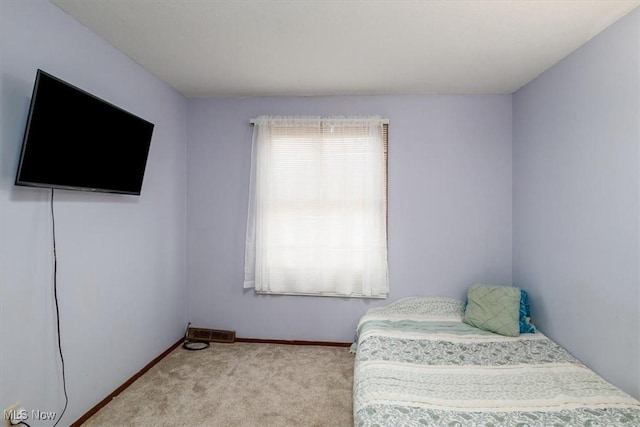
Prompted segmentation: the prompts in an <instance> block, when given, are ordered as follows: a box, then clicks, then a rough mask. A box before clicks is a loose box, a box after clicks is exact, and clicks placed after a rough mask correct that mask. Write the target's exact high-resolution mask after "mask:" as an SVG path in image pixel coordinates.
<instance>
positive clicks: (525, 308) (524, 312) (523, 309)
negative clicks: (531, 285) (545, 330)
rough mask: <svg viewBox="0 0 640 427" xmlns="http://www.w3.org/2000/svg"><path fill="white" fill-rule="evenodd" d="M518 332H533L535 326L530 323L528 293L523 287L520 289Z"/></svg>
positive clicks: (534, 331)
mask: <svg viewBox="0 0 640 427" xmlns="http://www.w3.org/2000/svg"><path fill="white" fill-rule="evenodd" d="M519 320H520V333H521V334H535V333H536V327H535V326H534V325H533V323H531V310H530V308H529V295H528V294H527V291H525V290H524V289H520V319H519Z"/></svg>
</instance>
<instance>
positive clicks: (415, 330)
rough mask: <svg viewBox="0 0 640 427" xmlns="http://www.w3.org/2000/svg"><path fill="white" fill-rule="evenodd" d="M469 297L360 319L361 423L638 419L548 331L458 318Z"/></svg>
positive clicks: (635, 405) (357, 393)
mask: <svg viewBox="0 0 640 427" xmlns="http://www.w3.org/2000/svg"><path fill="white" fill-rule="evenodd" d="M462 314H463V303H462V301H459V300H455V299H451V298H438V297H433V298H405V299H403V300H400V301H397V302H395V303H393V304H390V305H388V306H387V307H383V308H374V309H371V310H369V311H368V312H367V314H366V315H365V316H363V317H362V319H361V320H360V323H359V325H358V331H357V350H356V361H355V373H354V384H353V412H354V422H355V425H356V426H425V425H426V426H522V427H525V426H530V427H533V426H640V402H639V401H638V400H636V399H634V398H632V397H631V396H629V395H627V394H626V393H624V392H623V391H621V390H620V389H618V388H616V387H614V386H613V385H611V384H609V383H608V382H606V381H605V380H604V379H603V378H602V377H600V376H598V375H597V374H596V373H595V372H593V371H591V370H590V369H588V368H587V367H585V366H584V365H583V364H582V363H580V362H579V361H578V360H577V359H575V358H574V357H573V356H571V354H569V353H568V352H567V351H566V350H564V349H563V348H561V347H560V346H558V345H557V344H555V343H554V342H553V341H551V340H550V339H548V338H547V337H545V336H544V335H542V334H541V333H536V334H523V335H521V336H520V337H516V338H512V337H504V336H501V335H496V334H493V333H490V332H485V331H483V330H480V329H476V328H474V327H472V326H469V325H467V324H466V323H463V322H462Z"/></svg>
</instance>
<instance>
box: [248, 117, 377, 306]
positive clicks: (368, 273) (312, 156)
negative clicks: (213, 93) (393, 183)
mask: <svg viewBox="0 0 640 427" xmlns="http://www.w3.org/2000/svg"><path fill="white" fill-rule="evenodd" d="M384 135H385V132H384V128H383V121H382V119H380V118H379V117H325V118H322V117H273V116H261V117H258V118H257V119H255V120H254V128H253V145H252V155H251V187H250V197H249V212H248V220H247V240H246V252H245V280H244V286H245V288H251V287H255V290H256V292H260V293H279V294H309V295H330V296H351V297H377V298H383V297H386V296H387V294H388V289H389V284H388V274H387V222H386V219H387V198H386V156H385V152H384V150H385V144H384V142H385V141H384Z"/></svg>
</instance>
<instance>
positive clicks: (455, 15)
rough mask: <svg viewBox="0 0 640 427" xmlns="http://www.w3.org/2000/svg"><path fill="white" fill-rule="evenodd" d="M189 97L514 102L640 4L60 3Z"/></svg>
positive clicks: (615, 0)
mask: <svg viewBox="0 0 640 427" xmlns="http://www.w3.org/2000/svg"><path fill="white" fill-rule="evenodd" d="M51 1H52V2H53V3H54V4H56V5H58V6H59V7H60V8H62V9H63V10H65V11H66V12H67V13H69V14H70V15H72V16H73V17H75V18H76V19H77V20H78V21H80V22H81V23H82V24H84V25H85V26H87V27H88V28H90V29H91V30H92V31H94V32H95V33H97V34H99V35H100V36H102V37H103V38H104V39H106V40H107V41H108V42H109V43H111V44H112V45H113V46H115V47H116V48H117V49H119V50H120V51H122V52H124V53H125V54H127V55H129V56H130V57H131V58H133V60H134V61H136V62H138V63H139V64H140V65H142V66H143V67H144V68H146V69H147V70H149V71H150V72H151V73H153V74H155V75H156V76H158V77H159V78H160V79H162V80H164V81H166V82H167V83H169V84H170V85H172V86H174V87H175V88H176V89H178V90H179V91H180V92H181V93H183V94H184V95H185V96H188V97H207V96H271V95H347V94H366V95H375V94H406V93H511V92H513V91H515V90H517V89H518V88H520V87H522V86H523V85H525V84H526V83H528V82H529V81H531V80H532V79H533V78H535V77H536V76H538V75H539V74H540V73H542V72H543V71H545V70H546V69H548V68H549V67H551V66H552V65H553V64H555V63H556V62H558V61H559V60H560V59H562V58H563V57H565V56H566V55H567V54H569V53H571V52H572V51H573V50H575V49H576V48H578V47H579V46H581V45H582V44H584V43H585V42H586V41H588V40H589V39H591V38H592V37H593V36H595V35H596V34H597V33H599V32H600V31H602V30H603V29H604V28H606V27H607V26H609V25H610V24H612V23H613V22H615V21H616V20H617V19H619V18H620V17H622V16H623V15H625V14H626V13H628V12H629V11H630V10H631V9H633V8H634V7H636V6H637V5H638V4H640V0H604V1H603V0H600V1H587V0H537V1H516V0H511V1H510V0H502V1H485V0H459V1H451V0H448V1H435V0H431V1H429V0H395V1H391V0H277V1H276V0H235V1H233V0H91V1H87V0H51Z"/></svg>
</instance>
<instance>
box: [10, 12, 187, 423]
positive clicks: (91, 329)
mask: <svg viewBox="0 0 640 427" xmlns="http://www.w3.org/2000/svg"><path fill="white" fill-rule="evenodd" d="M0 58H1V63H0V94H1V96H0V102H1V104H0V123H1V126H2V127H1V129H0V236H1V240H0V410H2V409H4V408H7V407H8V406H10V405H12V404H14V403H16V402H21V404H22V406H23V407H25V408H26V409H28V410H29V411H30V410H32V409H39V410H43V411H58V413H60V411H61V409H62V406H63V398H62V388H61V387H62V384H61V372H60V365H59V359H58V354H57V342H56V338H55V337H56V333H55V313H54V304H53V292H52V271H53V264H52V250H51V243H52V242H51V218H50V213H49V197H50V192H49V191H48V190H45V189H34V188H24V187H15V186H14V185H13V180H14V177H15V172H16V168H17V164H18V157H19V154H20V146H21V143H22V136H23V132H24V127H25V123H26V117H27V111H28V108H29V102H30V97H31V91H32V89H33V83H34V78H35V75H36V69H37V68H42V69H44V70H46V71H48V72H50V73H52V74H54V75H56V76H58V77H60V78H62V79H64V80H66V81H69V82H71V83H73V84H75V85H77V86H79V87H81V88H83V89H85V90H87V91H89V92H91V93H94V94H96V95H97V96H100V97H102V98H104V99H106V100H108V101H110V102H112V103H114V104H116V105H118V106H120V107H122V108H124V109H125V110H128V111H131V112H133V113H134V114H137V115H139V116H141V117H143V118H145V119H147V120H149V121H151V122H153V123H155V125H156V126H155V130H154V135H153V139H152V142H151V150H150V154H149V162H148V165H147V171H146V174H145V178H144V184H143V187H142V195H141V196H140V197H133V196H120V195H108V194H90V193H84V192H71V191H61V190H60V191H56V202H55V213H56V228H57V229H56V234H57V255H58V273H59V274H58V290H59V293H58V296H59V301H60V316H61V327H62V346H63V351H64V356H65V362H66V367H67V387H68V391H69V398H70V405H69V408H68V410H67V413H66V414H65V416H64V419H63V420H62V422H61V423H60V424H59V425H60V426H64V425H69V424H70V423H71V422H73V421H74V420H76V419H77V418H78V417H80V416H81V415H82V414H84V413H85V412H86V411H87V410H88V409H89V408H91V407H92V406H93V405H95V404H96V403H97V402H99V401H100V400H102V399H103V398H104V397H106V396H107V395H108V394H109V393H111V392H112V391H113V390H114V389H115V388H116V387H118V386H120V385H121V384H122V383H123V382H124V381H125V380H126V379H127V378H129V377H130V376H131V375H133V374H135V373H136V372H137V371H138V370H140V369H141V368H142V367H143V366H144V365H146V364H147V363H148V362H149V361H150V360H152V359H153V358H154V357H155V356H157V355H158V354H160V353H161V352H162V351H163V350H165V349H167V348H168V347H169V346H170V345H171V344H173V343H174V342H175V341H176V340H177V339H178V338H179V337H180V336H181V335H182V333H183V331H184V329H183V328H184V326H185V319H186V316H185V294H186V291H185V285H186V171H185V168H186V133H187V131H186V113H187V102H186V99H185V98H184V97H182V96H181V95H180V94H178V93H177V92H176V91H175V90H173V89H171V88H169V87H168V86H167V85H166V84H164V83H162V82H160V81H159V80H158V79H156V78H155V77H153V76H152V75H151V74H149V73H148V72H147V71H145V70H143V69H142V68H141V67H139V66H138V65H137V64H135V63H134V62H133V61H131V60H130V59H129V58H127V57H126V56H125V55H123V54H122V53H120V52H118V51H116V50H115V49H114V48H113V47H111V46H110V45H108V44H107V43H106V42H105V41H104V40H102V39H101V38H99V37H98V36H96V35H95V34H94V33H92V32H90V31H89V30H87V29H86V28H85V27H84V26H82V25H80V24H78V23H77V22H76V21H75V20H74V19H73V18H71V17H70V16H68V15H67V14H66V13H64V12H62V11H61V10H60V9H58V8H57V7H56V6H54V5H53V4H51V3H50V2H49V1H47V0H29V1H24V0H2V1H0ZM61 108H64V107H63V106H61ZM88 143H90V141H88ZM114 172H116V173H117V171H114ZM29 423H30V424H31V426H33V427H35V426H36V425H47V426H50V425H52V423H51V422H47V423H41V424H38V423H37V422H31V420H30V421H29Z"/></svg>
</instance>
